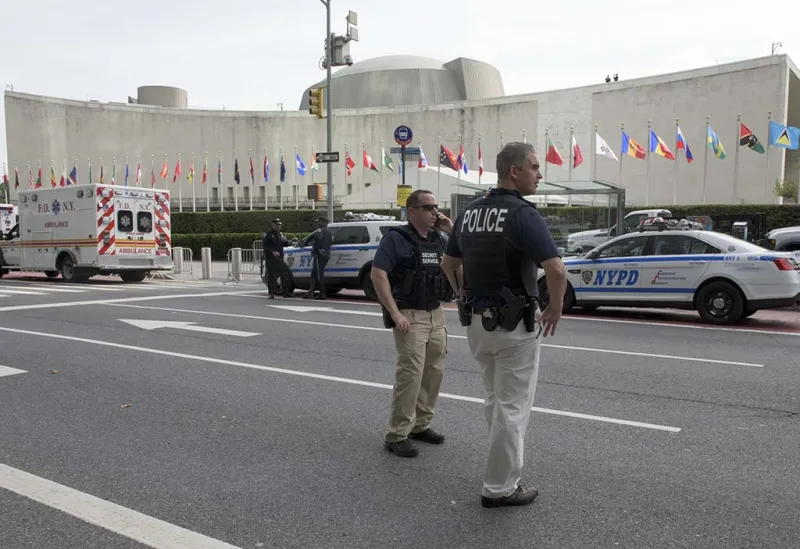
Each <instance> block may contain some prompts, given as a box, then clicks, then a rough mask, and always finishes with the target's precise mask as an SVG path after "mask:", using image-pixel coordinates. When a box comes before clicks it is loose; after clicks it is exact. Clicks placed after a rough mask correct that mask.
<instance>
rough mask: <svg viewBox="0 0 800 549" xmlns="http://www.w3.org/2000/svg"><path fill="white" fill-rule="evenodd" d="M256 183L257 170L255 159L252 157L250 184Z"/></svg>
mask: <svg viewBox="0 0 800 549" xmlns="http://www.w3.org/2000/svg"><path fill="white" fill-rule="evenodd" d="M255 182H256V170H255V168H254V167H253V157H252V156H251V157H250V184H251V185H253V184H254V183H255Z"/></svg>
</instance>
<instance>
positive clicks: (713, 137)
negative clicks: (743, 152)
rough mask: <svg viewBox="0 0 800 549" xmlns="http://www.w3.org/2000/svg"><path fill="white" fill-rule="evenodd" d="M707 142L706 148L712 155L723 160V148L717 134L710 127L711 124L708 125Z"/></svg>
mask: <svg viewBox="0 0 800 549" xmlns="http://www.w3.org/2000/svg"><path fill="white" fill-rule="evenodd" d="M706 140H707V142H708V148H709V149H711V150H712V151H713V152H714V156H716V157H717V158H719V159H720V160H725V158H726V156H727V155H726V154H725V148H724V147H723V146H722V141H720V140H719V136H718V135H717V134H716V133H715V132H714V130H712V129H711V126H709V127H708V136H707V138H706Z"/></svg>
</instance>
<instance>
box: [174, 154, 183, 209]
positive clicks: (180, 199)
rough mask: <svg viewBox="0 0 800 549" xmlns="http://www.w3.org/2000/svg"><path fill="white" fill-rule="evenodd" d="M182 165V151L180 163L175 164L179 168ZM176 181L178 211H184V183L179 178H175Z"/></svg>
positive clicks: (179, 157)
mask: <svg viewBox="0 0 800 549" xmlns="http://www.w3.org/2000/svg"><path fill="white" fill-rule="evenodd" d="M180 165H181V153H178V163H177V164H176V165H175V169H176V170H177V168H178V166H180ZM175 183H177V184H178V211H179V212H183V185H182V184H181V181H180V179H179V178H177V177H176V178H175Z"/></svg>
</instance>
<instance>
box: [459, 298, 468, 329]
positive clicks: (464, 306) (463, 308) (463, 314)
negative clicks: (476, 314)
mask: <svg viewBox="0 0 800 549" xmlns="http://www.w3.org/2000/svg"><path fill="white" fill-rule="evenodd" d="M456 307H458V322H459V324H461V325H462V326H469V325H470V324H472V305H470V304H469V303H464V302H463V301H461V300H460V299H459V300H457V301H456Z"/></svg>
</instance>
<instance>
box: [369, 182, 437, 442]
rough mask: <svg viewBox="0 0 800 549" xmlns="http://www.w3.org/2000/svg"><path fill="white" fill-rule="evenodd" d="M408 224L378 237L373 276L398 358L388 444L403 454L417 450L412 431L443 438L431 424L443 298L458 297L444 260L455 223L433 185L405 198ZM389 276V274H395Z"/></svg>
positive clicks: (423, 437) (424, 437) (429, 437)
mask: <svg viewBox="0 0 800 549" xmlns="http://www.w3.org/2000/svg"><path fill="white" fill-rule="evenodd" d="M406 208H407V209H408V224H407V225H402V226H397V227H393V228H392V229H390V230H389V231H388V232H387V233H386V235H384V237H383V238H382V239H381V243H380V246H379V247H378V250H377V251H376V252H375V258H374V259H373V261H372V273H371V279H372V283H373V284H374V286H375V292H376V293H377V295H378V299H379V300H380V302H381V304H382V305H383V313H384V326H386V327H387V328H392V329H393V331H394V342H395V348H396V349H397V365H396V369H395V383H394V391H393V393H392V407H391V413H390V418H389V431H388V433H387V434H386V436H385V439H384V447H385V448H386V449H387V450H388V451H390V452H393V453H394V454H396V455H398V456H400V457H414V456H416V455H417V454H418V453H419V450H418V449H417V447H416V446H415V445H414V443H412V442H411V441H410V440H409V439H414V440H419V441H422V442H427V443H429V444H441V443H443V442H444V436H443V435H441V434H439V433H437V432H436V431H434V430H433V429H431V427H430V424H431V421H433V414H434V410H435V407H436V399H437V398H438V397H439V387H440V386H441V384H442V377H443V375H444V359H445V354H446V352H447V330H446V328H445V320H446V319H445V315H444V309H443V308H442V306H441V302H442V301H449V300H451V299H452V298H453V292H452V290H451V288H450V284H449V283H448V281H447V278H445V276H444V275H443V274H442V272H441V269H440V267H439V264H440V262H441V258H442V255H443V254H444V247H445V243H446V239H445V236H444V235H443V234H441V233H440V232H439V231H438V229H441V230H443V231H445V232H447V233H449V232H450V231H452V229H453V223H452V221H450V219H448V218H447V217H446V216H444V214H441V213H440V212H439V211H438V207H437V205H436V197H435V196H434V195H433V193H431V192H430V191H426V190H422V189H419V190H416V191H414V192H412V193H411V194H410V195H409V196H408V199H407V200H406ZM390 277H391V281H390Z"/></svg>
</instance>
